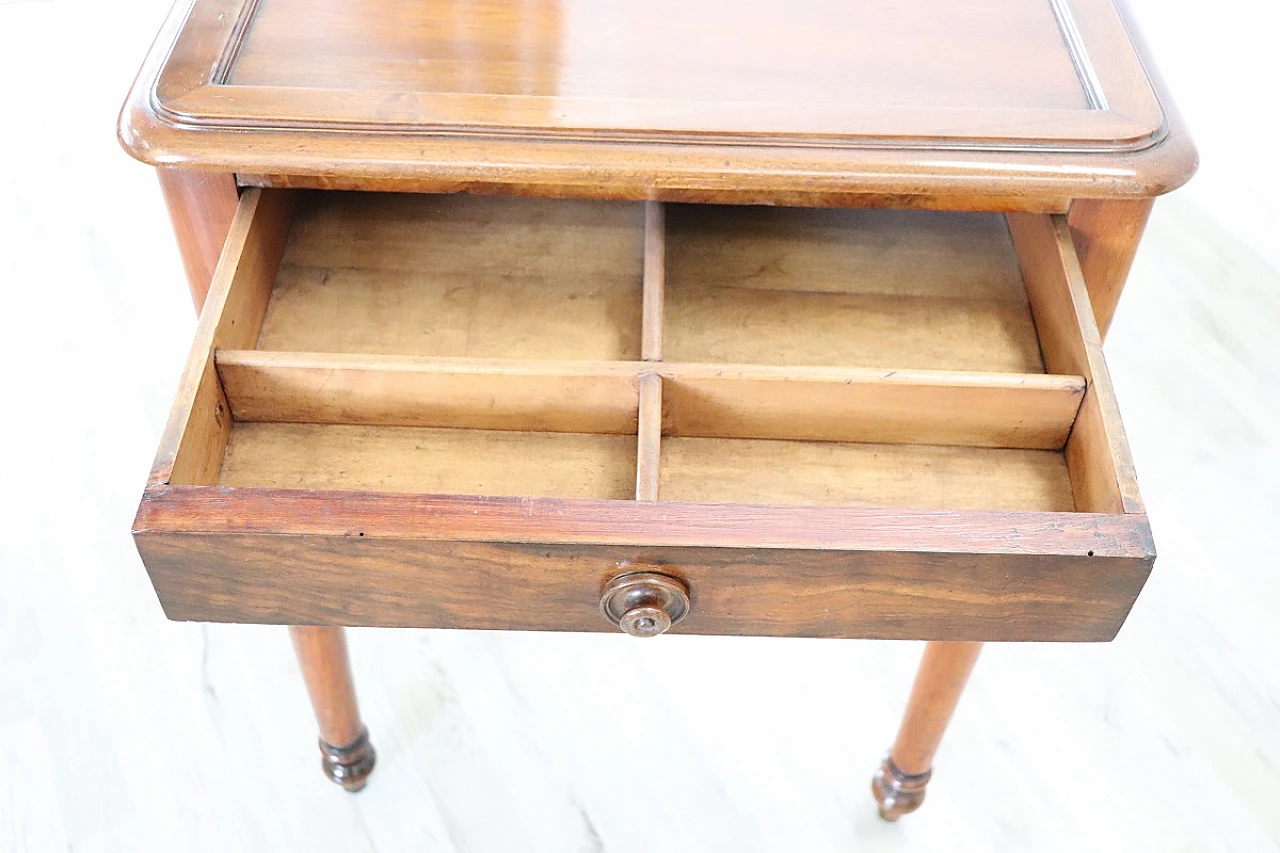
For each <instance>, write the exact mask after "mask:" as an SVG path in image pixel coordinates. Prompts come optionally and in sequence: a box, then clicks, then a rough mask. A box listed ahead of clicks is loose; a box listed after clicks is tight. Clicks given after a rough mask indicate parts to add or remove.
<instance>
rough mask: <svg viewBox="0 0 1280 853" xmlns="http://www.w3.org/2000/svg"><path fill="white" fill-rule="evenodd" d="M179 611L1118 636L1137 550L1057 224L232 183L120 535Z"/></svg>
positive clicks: (1067, 251) (1145, 563)
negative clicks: (197, 307) (636, 582)
mask: <svg viewBox="0 0 1280 853" xmlns="http://www.w3.org/2000/svg"><path fill="white" fill-rule="evenodd" d="M134 536H135V539H136V542H137V546H138V550H139V552H140V553H141V555H142V559H143V562H144V563H145V564H146V566H147V569H148V571H149V572H150V574H151V578H152V581H153V583H154V585H155V588H156V591H157V594H158V595H159V598H160V601H161V604H162V605H163V607H164V609H165V612H166V613H167V614H168V615H169V617H170V618H173V619H185V620H204V621H232V622H259V623H288V624H305V625H348V626H352V625H382V626H420V627H459V628H496V629H549V630H613V628H612V627H611V626H610V624H609V622H608V621H606V619H605V618H604V616H602V614H601V594H602V590H603V589H605V587H606V585H607V584H608V583H609V581H610V580H611V579H612V578H614V577H615V576H618V575H619V574H623V573H626V572H629V571H633V570H637V569H649V570H653V571H657V572H660V573H662V574H664V575H667V576H669V577H672V578H675V579H677V580H678V581H679V582H680V583H682V584H683V585H684V586H685V587H686V588H687V592H688V596H689V608H688V615H687V618H685V619H684V621H682V622H680V623H679V624H678V625H676V626H675V628H674V629H673V630H675V631H684V632H691V633H709V634H761V635H790V636H825V637H877V638H903V639H946V640H1107V639H1110V638H1111V637H1113V636H1114V635H1115V633H1116V631H1117V630H1118V629H1119V627H1120V625H1121V623H1122V622H1123V621H1124V619H1125V616H1126V615H1127V613H1128V611H1129V609H1130V607H1131V606H1132V604H1133V602H1134V600H1135V599H1136V597H1137V595H1138V593H1139V591H1140V590H1141V588H1142V585H1143V583H1144V582H1145V580H1146V577H1147V575H1148V574H1149V572H1150V569H1151V565H1152V562H1153V560H1154V557H1155V554H1154V550H1153V547H1152V542H1151V537H1150V530H1149V527H1148V525H1147V521H1146V517H1145V515H1144V513H1143V508H1142V504H1141V501H1140V498H1139V496H1138V491H1137V486H1136V482H1135V479H1134V474H1133V466H1132V463H1131V460H1130V457H1129V452H1128V448H1127V446H1126V444H1125V439H1124V434H1123V429H1122V426H1121V423H1120V419H1119V414H1118V410H1117V406H1116V401H1115V399H1114V396H1113V393H1112V388H1111V384H1110V381H1109V378H1108V376H1107V370H1106V366H1105V364H1104V362H1103V359H1102V353H1101V344H1100V340H1099V335H1098V331H1097V329H1096V327H1095V325H1094V320H1093V312H1092V310H1091V308H1090V305H1089V301H1088V295H1087V293H1086V290H1085V287H1084V283H1083V280H1082V278H1081V273H1080V269H1079V265H1078V263H1077V260H1076V257H1075V253H1074V249H1073V247H1072V245H1071V241H1070V235H1069V233H1068V230H1067V227H1066V224H1065V221H1064V219H1063V218H1062V217H1057V216H1044V215H1032V214H1011V215H1009V216H1008V217H1007V220H1006V218H1005V217H1001V216H996V215H990V214H959V213H957V214H948V213H926V212H907V211H862V210H802V209H785V208H747V207H744V208H713V207H704V206H697V205H688V206H675V205H671V206H666V207H664V206H662V205H658V204H647V205H646V204H638V203H626V202H598V201H563V200H540V199H524V198H497V197H479V196H465V195H458V196H425V195H377V194H359V193H340V192H314V193H309V194H308V193H291V192H287V191H272V190H248V191H246V192H245V194H244V195H243V196H242V198H241V202H240V209H239V212H238V214H237V216H236V219H235V222H234V224H233V226H232V229H231V234H230V237H229V239H228V242H227V245H226V248H225V250H224V252H223V255H222V259H221V262H220V264H219V267H218V272H217V274H216V276H215V280H214V284H213V287H212V289H211V292H210V295H209V299H208V303H207V304H206V306H205V310H204V313H203V316H202V318H201V321H200V327H199V331H198V332H197V335H196V341H195V344H194V347H193V349H192V353H191V357H190V360H189V362H188V364H187V369H186V373H185V375H184V378H183V381H182V385H181V388H180V390H179V393H178V397H177V400H176V402H175V404H174V408H173V412H172V415H171V418H170V422H169V425H168V428H167V429H166V432H165V435H164V438H163V441H162V444H161V447H160V451H159V454H158V456H157V460H156V464H155V468H154V470H153V472H152V476H151V480H150V483H149V485H148V486H147V488H146V491H145V494H144V496H143V500H142V504H141V507H140V509H139V512H138V516H137V520H136V523H135V528H134Z"/></svg>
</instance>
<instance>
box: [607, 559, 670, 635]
mask: <svg viewBox="0 0 1280 853" xmlns="http://www.w3.org/2000/svg"><path fill="white" fill-rule="evenodd" d="M600 610H601V611H602V612H603V613H604V616H605V618H606V619H608V620H609V621H610V622H612V623H613V624H615V625H617V626H618V627H619V628H621V629H622V630H623V631H625V632H627V633H628V634H630V635H631V636H633V637H656V636H658V635H659V634H663V633H666V631H667V629H669V628H670V627H671V626H672V625H675V624H676V623H678V622H679V621H680V620H681V619H683V618H684V617H685V616H687V615H688V614H689V588H688V587H687V586H685V584H684V581H682V580H680V579H679V578H673V577H671V576H670V575H664V574H661V573H659V572H627V573H626V574H623V575H618V576H617V577H616V578H613V579H612V580H610V581H609V582H608V583H607V584H605V585H604V592H603V593H602V594H601V596H600Z"/></svg>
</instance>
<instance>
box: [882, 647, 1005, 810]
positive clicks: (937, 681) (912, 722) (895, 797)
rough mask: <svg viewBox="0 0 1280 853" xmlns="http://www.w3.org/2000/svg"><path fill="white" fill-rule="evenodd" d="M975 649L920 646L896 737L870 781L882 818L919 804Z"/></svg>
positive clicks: (916, 806)
mask: <svg viewBox="0 0 1280 853" xmlns="http://www.w3.org/2000/svg"><path fill="white" fill-rule="evenodd" d="M980 651H982V643H929V644H928V645H927V646H926V647H925V650H924V659H923V660H921V662H920V670H919V671H918V672H917V673H916V681H915V685H914V686H913V687H912V688H911V698H910V699H909V700H908V702H907V712H906V714H905V715H904V716H903V718H902V726H901V727H900V728H899V729H898V737H897V739H896V740H895V741H894V742H893V748H892V749H891V750H889V754H888V755H886V756H885V757H884V760H883V761H881V762H880V769H879V770H877V771H876V775H875V777H874V778H873V779H872V780H871V791H872V793H873V794H875V797H876V802H877V803H879V804H880V817H882V818H884V819H885V820H897V819H898V818H899V817H901V816H902V815H904V814H909V813H911V812H913V811H915V810H916V809H918V808H920V804H921V803H923V802H924V790H925V785H927V784H928V783H929V777H930V775H931V774H932V772H933V770H932V768H933V756H934V753H936V752H937V751H938V744H939V743H941V741H942V734H943V732H945V731H946V730H947V723H948V722H950V721H951V714H952V712H954V711H955V709H956V703H957V702H959V701H960V694H961V693H962V692H963V691H964V685H965V682H967V681H968V680H969V673H970V672H972V671H973V665H974V663H975V662H977V660H978V653H979V652H980Z"/></svg>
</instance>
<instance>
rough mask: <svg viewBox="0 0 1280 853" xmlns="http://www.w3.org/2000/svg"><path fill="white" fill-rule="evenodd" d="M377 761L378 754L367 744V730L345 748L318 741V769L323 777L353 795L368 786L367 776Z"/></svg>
mask: <svg viewBox="0 0 1280 853" xmlns="http://www.w3.org/2000/svg"><path fill="white" fill-rule="evenodd" d="M377 760H378V754H377V753H376V752H374V750H373V744H371V743H370V742H369V730H368V729H361V730H360V737H358V738H356V739H355V740H354V741H352V742H351V743H349V744H347V745H346V746H334V745H333V744H331V743H325V742H324V741H323V740H322V741H320V767H321V768H322V769H323V770H324V775H325V776H327V777H329V781H331V782H335V783H337V784H339V785H341V786H342V787H343V789H344V790H347V791H350V792H351V793H353V794H354V793H355V792H356V791H359V790H361V789H363V788H364V786H365V785H366V784H368V782H369V774H370V773H372V772H373V765H374V763H375V762H376V761H377Z"/></svg>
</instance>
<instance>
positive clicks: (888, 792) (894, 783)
mask: <svg viewBox="0 0 1280 853" xmlns="http://www.w3.org/2000/svg"><path fill="white" fill-rule="evenodd" d="M932 775H933V771H932V770H926V771H924V772H923V773H915V774H912V773H903V772H902V771H901V770H900V769H898V765H896V764H894V763H893V757H892V756H891V755H886V756H885V757H884V760H883V761H881V762H880V768H879V769H878V770H876V775H875V776H873V777H872V778H871V793H872V794H874V795H875V798H876V802H877V803H879V805H880V817H882V818H884V819H885V820H887V821H895V820H897V819H898V818H900V817H902V816H903V815H904V814H911V812H913V811H915V810H916V809H918V808H920V805H921V804H922V803H923V802H924V789H925V786H926V785H928V784H929V777H930V776H932Z"/></svg>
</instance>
